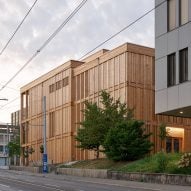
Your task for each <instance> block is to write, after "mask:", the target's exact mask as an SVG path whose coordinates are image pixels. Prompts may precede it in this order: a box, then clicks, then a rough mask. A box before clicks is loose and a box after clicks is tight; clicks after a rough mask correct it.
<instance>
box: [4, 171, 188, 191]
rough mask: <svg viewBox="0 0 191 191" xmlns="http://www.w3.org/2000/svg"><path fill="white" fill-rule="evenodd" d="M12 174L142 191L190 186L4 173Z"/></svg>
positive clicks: (168, 190) (179, 190)
mask: <svg viewBox="0 0 191 191" xmlns="http://www.w3.org/2000/svg"><path fill="white" fill-rule="evenodd" d="M6 172H9V173H13V174H18V175H24V176H34V177H37V176H38V177H39V178H40V177H41V178H45V179H52V180H56V181H62V180H64V181H71V182H83V183H94V184H102V185H115V186H122V187H127V188H134V189H136V188H137V189H139V188H140V189H144V190H152V191H190V190H191V187H190V186H179V185H167V184H153V183H144V182H134V181H123V180H111V179H100V178H89V177H78V176H69V175H56V174H54V173H49V174H36V173H30V172H25V171H14V170H9V171H6Z"/></svg>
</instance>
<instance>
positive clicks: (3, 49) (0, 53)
mask: <svg viewBox="0 0 191 191" xmlns="http://www.w3.org/2000/svg"><path fill="white" fill-rule="evenodd" d="M37 1H38V0H35V1H34V3H33V4H32V6H31V8H30V9H29V10H28V12H27V13H26V15H25V16H24V18H23V19H22V21H21V22H20V24H19V25H18V26H17V28H16V30H15V31H14V32H13V34H12V35H11V37H10V38H9V40H8V41H7V43H6V44H5V46H4V47H3V48H2V50H1V52H0V55H2V54H3V52H4V51H5V49H6V48H7V46H8V45H9V43H10V42H11V40H12V39H13V37H14V36H15V34H16V33H17V31H18V30H19V28H20V27H21V25H22V24H23V23H24V21H25V19H26V18H27V16H28V15H29V13H30V12H31V10H32V9H33V7H34V6H35V4H36V3H37Z"/></svg>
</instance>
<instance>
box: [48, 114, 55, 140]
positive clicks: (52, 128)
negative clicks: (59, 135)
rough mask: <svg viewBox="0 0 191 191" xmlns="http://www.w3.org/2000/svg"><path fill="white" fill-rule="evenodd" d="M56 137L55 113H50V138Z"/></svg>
mask: <svg viewBox="0 0 191 191" xmlns="http://www.w3.org/2000/svg"><path fill="white" fill-rule="evenodd" d="M54 135H55V112H51V113H49V137H54Z"/></svg>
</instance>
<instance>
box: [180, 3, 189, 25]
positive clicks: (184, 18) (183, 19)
mask: <svg viewBox="0 0 191 191" xmlns="http://www.w3.org/2000/svg"><path fill="white" fill-rule="evenodd" d="M187 22H188V0H181V1H180V24H181V25H183V24H185V23H187Z"/></svg>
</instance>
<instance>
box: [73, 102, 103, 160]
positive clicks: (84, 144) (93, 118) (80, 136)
mask: <svg viewBox="0 0 191 191" xmlns="http://www.w3.org/2000/svg"><path fill="white" fill-rule="evenodd" d="M82 112H83V114H84V120H83V121H82V122H80V123H79V124H80V125H81V128H79V129H78V131H77V136H76V140H77V141H78V142H79V145H78V147H79V148H82V149H87V150H94V151H95V152H96V158H99V153H100V146H101V144H102V142H103V141H104V134H105V126H104V123H103V115H102V110H101V109H100V108H99V107H98V106H97V104H96V103H91V102H88V101H86V102H85V109H84V110H83V111H82Z"/></svg>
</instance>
